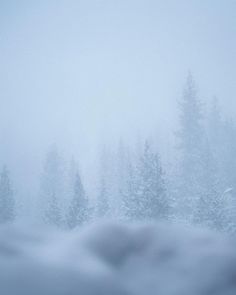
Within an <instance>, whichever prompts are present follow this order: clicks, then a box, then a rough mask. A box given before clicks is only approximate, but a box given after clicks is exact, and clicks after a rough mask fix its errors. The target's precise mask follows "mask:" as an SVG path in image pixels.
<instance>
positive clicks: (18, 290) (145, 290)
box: [0, 223, 236, 295]
mask: <svg viewBox="0 0 236 295" xmlns="http://www.w3.org/2000/svg"><path fill="white" fill-rule="evenodd" d="M0 294H1V295H49V294H50V295H125V294H130V295H132V294H134V295H154V294H155V295H207V294H209V295H210V294H214V295H219V294H220V295H235V294H236V247H235V243H234V241H232V240H229V239H228V238H226V237H223V236H220V235H217V234H215V233H211V232H207V231H201V230H198V229H190V228H189V229H186V228H185V229H184V228H182V227H175V226H168V225H163V224H157V225H154V224H149V225H147V224H139V225H119V224H114V223H103V224H100V225H92V226H88V227H86V228H84V229H83V230H80V231H79V230H76V231H73V232H70V233H68V232H67V233H64V232H63V233H62V232H56V231H52V230H45V229H39V228H37V229H36V228H31V229H29V228H25V227H20V226H4V227H1V229H0Z"/></svg>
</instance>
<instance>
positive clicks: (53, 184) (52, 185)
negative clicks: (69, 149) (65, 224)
mask: <svg viewBox="0 0 236 295" xmlns="http://www.w3.org/2000/svg"><path fill="white" fill-rule="evenodd" d="M63 176H64V175H63V165H62V160H61V158H60V156H59V154H58V151H57V148H56V147H54V146H53V147H52V148H51V149H50V151H49V152H48V154H47V156H46V160H45V163H44V167H43V172H42V175H41V184H40V201H41V204H42V211H43V212H42V215H43V216H42V217H43V220H44V222H45V223H46V224H49V225H53V226H59V225H61V226H62V212H61V206H60V203H61V200H62V198H63V191H64V177H63Z"/></svg>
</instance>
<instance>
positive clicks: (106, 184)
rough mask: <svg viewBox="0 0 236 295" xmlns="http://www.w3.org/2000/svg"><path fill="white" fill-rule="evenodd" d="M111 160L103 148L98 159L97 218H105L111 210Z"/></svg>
mask: <svg viewBox="0 0 236 295" xmlns="http://www.w3.org/2000/svg"><path fill="white" fill-rule="evenodd" d="M110 162H111V159H110V156H109V153H108V151H107V150H106V149H105V148H103V151H102V154H101V158H100V173H99V177H100V179H99V180H100V183H99V188H98V197H97V206H96V207H97V208H96V209H97V214H96V215H97V217H100V218H101V217H106V216H107V215H108V214H109V213H110V210H111V204H110V200H111V194H112V184H111V182H112V175H111V169H110V165H111V163H110Z"/></svg>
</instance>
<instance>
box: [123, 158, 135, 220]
mask: <svg viewBox="0 0 236 295" xmlns="http://www.w3.org/2000/svg"><path fill="white" fill-rule="evenodd" d="M137 181H138V180H137V169H136V167H134V165H133V163H132V162H131V159H130V157H128V158H127V175H126V179H125V184H124V188H123V191H122V214H123V216H124V218H125V219H128V220H137V219H139V210H138V208H139V199H138V197H137V189H138V184H137Z"/></svg>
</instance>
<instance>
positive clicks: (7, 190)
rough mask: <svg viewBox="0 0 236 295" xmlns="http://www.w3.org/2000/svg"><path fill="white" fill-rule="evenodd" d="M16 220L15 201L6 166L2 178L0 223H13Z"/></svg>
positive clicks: (0, 179)
mask: <svg viewBox="0 0 236 295" xmlns="http://www.w3.org/2000/svg"><path fill="white" fill-rule="evenodd" d="M14 218H15V201H14V196H13V190H12V187H11V183H10V178H9V173H8V170H7V168H6V166H4V167H3V169H2V172H1V176H0V223H5V222H11V221H13V220H14Z"/></svg>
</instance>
